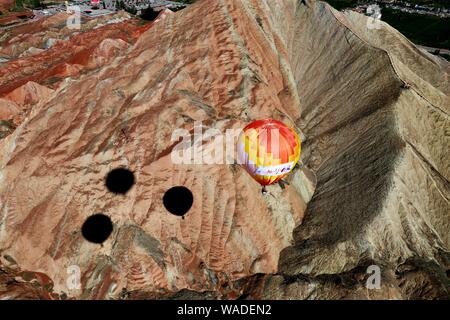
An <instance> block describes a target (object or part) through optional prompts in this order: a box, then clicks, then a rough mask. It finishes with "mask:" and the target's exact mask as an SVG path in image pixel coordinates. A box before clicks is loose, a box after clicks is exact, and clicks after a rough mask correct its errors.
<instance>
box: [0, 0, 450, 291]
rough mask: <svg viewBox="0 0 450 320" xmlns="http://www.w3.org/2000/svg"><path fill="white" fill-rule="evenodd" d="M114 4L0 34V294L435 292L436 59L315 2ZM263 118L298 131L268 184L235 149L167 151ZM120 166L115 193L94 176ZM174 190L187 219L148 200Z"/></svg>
mask: <svg viewBox="0 0 450 320" xmlns="http://www.w3.org/2000/svg"><path fill="white" fill-rule="evenodd" d="M118 15H119V17H116V16H111V17H104V18H101V21H100V19H99V20H91V21H88V22H86V24H83V27H82V28H84V29H83V32H75V31H74V30H66V28H64V27H63V28H62V29H58V30H57V31H55V32H53V33H52V34H48V32H50V31H49V30H51V27H48V26H46V25H44V24H43V23H40V24H39V28H38V27H36V28H35V29H29V31H28V33H29V34H28V36H26V38H27V39H29V41H30V42H29V44H28V45H26V44H24V43H26V42H23V41H18V42H15V41H14V37H24V36H23V35H20V34H11V37H9V38H7V39H6V40H4V42H3V43H2V44H1V45H2V48H1V49H0V50H1V52H2V54H4V55H7V56H8V57H9V59H10V60H9V61H8V62H6V63H3V64H2V65H1V66H0V84H1V86H0V87H1V89H0V98H1V99H0V110H1V112H0V115H2V117H3V118H4V119H1V120H3V121H4V122H5V123H8V124H10V123H11V124H12V125H11V128H9V129H8V130H7V131H5V132H7V134H4V135H2V136H1V137H2V139H1V140H0V151H1V153H2V157H1V159H0V170H1V171H0V251H1V260H0V266H2V267H1V268H2V270H5V272H3V274H4V276H3V277H4V278H5V279H7V278H8V277H10V278H11V277H15V278H18V279H20V280H21V281H20V284H19V285H17V286H15V287H11V286H0V295H1V296H3V297H6V298H14V297H27V298H37V297H44V298H53V299H58V298H85V299H89V298H99V299H119V298H134V299H141V298H158V297H159V298H180V297H182V298H183V297H184V298H237V297H244V296H245V297H248V298H272V299H273V298H275V299H277V298H278V299H280V298H281V299H286V298H295V299H306V298H317V299H338V298H359V299H365V298H375V299H376V298H378V299H380V298H381V299H383V298H385V299H387V298H389V299H404V298H445V297H448V296H449V281H448V278H447V276H448V275H447V274H448V271H447V274H446V270H448V269H450V267H449V262H450V261H449V255H448V252H449V247H450V243H449V242H450V238H449V232H448V231H449V229H450V228H449V224H450V219H449V214H450V210H449V209H450V208H449V202H448V199H449V182H448V181H449V175H450V169H449V163H450V162H449V157H448V152H447V150H448V149H449V137H448V130H449V109H450V102H449V101H450V100H449V97H448V95H449V88H450V83H449V78H448V73H449V64H448V63H447V62H445V61H443V60H439V59H438V58H436V57H433V56H431V55H429V54H426V53H424V52H422V51H420V50H418V49H417V48H416V47H414V45H413V44H411V43H410V42H409V41H407V40H406V39H405V38H404V37H403V36H401V35H400V34H399V33H398V32H397V31H395V30H393V29H392V28H390V27H389V26H387V25H386V24H384V23H381V25H380V27H379V28H378V29H369V28H367V18H366V17H364V16H362V15H359V14H356V13H345V14H344V13H340V12H337V11H335V10H333V9H332V8H331V7H329V6H328V5H326V4H324V3H322V2H315V1H306V2H301V1H294V0H292V1H290V0H285V1H269V0H245V1H238V0H217V1H199V2H197V3H196V4H194V5H192V6H190V7H189V8H187V9H184V10H182V11H179V12H176V13H169V12H167V11H166V12H164V13H163V14H162V15H161V16H160V17H159V18H158V19H157V20H156V21H155V22H153V23H149V24H144V25H141V24H140V23H138V22H136V21H134V20H133V19H130V17H129V16H127V15H124V14H118ZM53 19H56V20H57V19H62V18H61V17H53ZM108 19H110V20H108ZM114 19H115V20H114ZM56 20H55V21H56ZM111 20H112V22H111ZM58 21H59V20H58ZM108 21H110V23H108ZM52 23H54V22H52V21H48V22H47V24H48V25H51V24H52ZM55 23H56V24H57V25H59V26H61V21H59V22H55ZM95 26H97V27H95ZM33 30H38V31H36V32H41V33H42V34H41V35H39V36H37V35H34V34H33V32H34V31H33ZM61 34H64V36H63V37H61V36H60V35H61ZM44 38H47V39H48V38H52V39H60V40H61V41H57V42H55V43H54V45H52V46H51V47H49V48H46V46H45V43H46V42H45V41H46V40H45V39H44ZM39 39H41V40H39ZM14 43H15V44H14ZM32 47H33V48H39V49H40V50H38V51H36V50H34V49H31V50H30V48H32ZM41 50H42V51H41ZM23 53H26V54H23ZM18 114H20V115H22V117H21V118H20V117H19V120H17V115H18ZM14 117H16V118H14ZM269 117H270V118H274V119H278V120H281V121H283V122H284V123H286V124H288V125H290V126H292V127H294V128H295V129H296V130H297V131H298V132H299V134H300V136H301V138H302V139H303V154H302V158H301V165H300V168H299V169H296V170H295V171H294V172H293V173H292V174H291V175H290V176H289V177H288V178H287V182H289V185H287V186H286V187H285V188H284V189H283V188H281V187H280V186H279V185H273V186H269V187H268V191H269V193H268V194H267V195H263V194H261V192H260V186H259V185H258V184H257V183H256V182H255V181H253V180H252V179H251V177H250V176H249V175H248V174H247V173H246V172H245V170H244V169H243V168H241V167H239V166H237V165H235V164H230V163H225V164H177V163H174V161H173V158H172V155H173V153H172V151H173V150H174V149H175V147H176V146H177V140H176V139H175V140H174V139H172V135H173V133H174V131H175V130H176V129H185V130H187V131H189V132H191V133H193V132H195V126H196V125H198V124H199V123H201V124H202V125H203V127H204V129H206V128H216V129H218V130H219V131H220V132H222V133H224V134H225V132H226V130H227V129H239V128H242V127H244V126H245V125H246V124H247V123H248V122H250V121H252V120H254V119H261V118H269ZM5 126H6V124H5ZM2 130H3V129H2ZM5 130H6V129H5ZM2 132H3V131H2ZM201 143H203V145H204V146H208V145H209V144H210V143H211V142H210V141H203V142H201ZM118 167H125V168H128V169H129V170H130V171H132V172H133V174H134V177H135V184H134V185H133V186H132V187H131V189H130V190H129V191H128V192H127V193H125V194H116V193H113V192H110V191H109V190H108V188H107V186H105V178H106V176H107V175H108V173H109V172H110V171H111V170H112V169H114V168H118ZM174 186H184V187H186V188H188V189H189V190H190V191H191V192H192V195H193V203H192V207H191V208H190V210H189V211H188V212H187V214H185V216H184V219H183V218H181V217H180V216H176V215H173V214H171V213H169V211H168V210H167V209H166V207H165V206H164V204H163V200H162V199H163V197H164V193H165V192H166V191H167V190H169V189H170V188H172V187H174ZM95 213H103V214H105V215H107V216H108V217H110V219H111V221H112V223H113V231H112V233H111V235H110V236H109V237H108V238H107V240H106V241H105V242H103V244H102V245H98V244H94V243H90V242H88V241H87V240H86V239H85V238H84V237H83V234H82V231H81V230H82V226H83V223H84V222H85V220H86V219H87V218H88V217H89V216H91V215H93V214H95ZM372 265H377V266H378V267H379V269H380V271H381V283H380V289H379V290H368V289H367V288H366V281H367V278H368V274H367V272H366V271H367V268H369V269H370V266H372ZM78 273H79V276H80V277H79V279H80V286H73V285H71V284H74V283H76V281H75V282H73V280H74V278H73V276H77V275H78ZM0 279H1V278H0ZM5 281H6V280H5ZM36 282H37V283H38V284H39V285H38V284H35V285H34V286H30V284H31V283H36ZM31 287H33V288H34V289H33V290H34V291H30V290H31V289H29V288H31ZM13 292H16V294H13ZM27 292H29V295H26V293H27Z"/></svg>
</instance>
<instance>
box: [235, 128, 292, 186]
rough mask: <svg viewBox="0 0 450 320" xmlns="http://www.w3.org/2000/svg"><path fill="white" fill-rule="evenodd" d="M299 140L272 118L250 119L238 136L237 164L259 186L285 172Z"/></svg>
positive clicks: (276, 180) (288, 168)
mask: <svg viewBox="0 0 450 320" xmlns="http://www.w3.org/2000/svg"><path fill="white" fill-rule="evenodd" d="M300 149H301V141H300V139H299V137H298V136H297V133H296V132H295V131H294V130H293V129H292V128H290V127H288V126H287V125H285V124H284V123H282V122H280V121H277V120H274V119H264V120H257V121H253V122H252V123H250V124H249V125H247V126H246V127H245V128H244V129H243V131H242V133H241V135H240V136H239V140H238V145H237V155H238V162H239V164H241V165H243V166H244V168H245V169H246V170H247V172H248V173H249V174H250V175H251V176H252V177H253V179H255V180H256V181H257V182H259V183H260V184H261V185H262V186H263V189H262V191H263V193H265V192H266V189H265V186H267V185H269V184H273V183H275V182H278V181H280V180H281V179H282V178H284V177H285V176H286V175H288V174H289V173H290V172H291V171H292V170H293V169H294V166H295V165H296V163H297V162H298V160H299V158H300Z"/></svg>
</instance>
